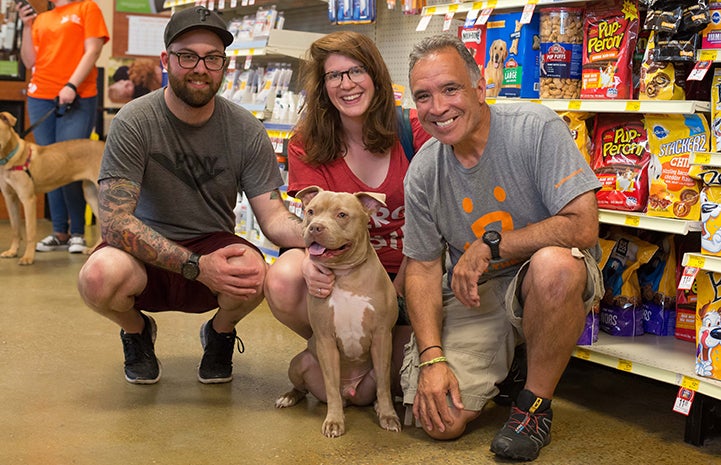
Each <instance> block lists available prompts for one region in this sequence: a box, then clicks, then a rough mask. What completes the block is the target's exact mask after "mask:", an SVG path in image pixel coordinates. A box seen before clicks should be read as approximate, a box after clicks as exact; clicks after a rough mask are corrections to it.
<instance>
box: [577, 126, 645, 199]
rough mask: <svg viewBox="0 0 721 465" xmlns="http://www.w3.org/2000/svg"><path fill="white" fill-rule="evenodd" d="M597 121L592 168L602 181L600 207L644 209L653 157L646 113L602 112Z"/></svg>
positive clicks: (599, 197)
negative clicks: (649, 144) (644, 121)
mask: <svg viewBox="0 0 721 465" xmlns="http://www.w3.org/2000/svg"><path fill="white" fill-rule="evenodd" d="M595 123H596V124H595V128H594V130H593V155H592V157H591V168H593V171H594V172H595V173H596V177H597V178H598V180H599V181H601V189H599V190H598V191H597V192H596V198H597V200H598V206H599V208H608V209H611V210H621V211H643V210H644V209H645V208H646V204H647V203H648V164H649V161H650V160H651V154H650V153H649V151H648V141H647V136H646V128H645V126H644V123H643V117H642V116H641V115H636V114H629V115H624V114H613V113H602V114H599V115H597V116H596V120H595Z"/></svg>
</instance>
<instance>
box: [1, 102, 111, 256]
mask: <svg viewBox="0 0 721 465" xmlns="http://www.w3.org/2000/svg"><path fill="white" fill-rule="evenodd" d="M16 122H17V119H16V118H15V117H14V116H13V115H12V114H10V113H7V112H2V113H0V190H2V193H3V197H5V205H6V207H7V211H8V215H9V217H10V228H11V229H12V242H11V243H10V248H9V249H7V250H6V251H4V252H2V253H0V257H2V258H12V257H17V256H18V249H19V248H20V240H21V237H22V234H21V231H20V224H21V223H20V220H21V215H20V204H22V206H23V213H24V215H25V253H24V254H23V256H22V257H20V260H19V264H20V265H31V264H32V263H33V262H34V261H35V241H36V237H35V236H36V231H37V218H36V208H37V194H43V193H45V192H49V191H51V190H53V189H57V188H58V187H61V186H64V185H66V184H69V183H71V182H74V181H82V182H83V194H84V196H85V201H86V202H87V203H88V205H90V208H91V210H92V211H93V213H94V214H95V215H97V212H98V173H99V172H100V160H101V159H102V157H103V150H104V149H105V143H104V142H102V141H96V140H90V139H76V140H69V141H65V142H58V143H55V144H50V145H47V146H40V145H37V144H34V143H32V142H27V141H25V140H24V139H22V138H20V136H19V135H18V133H17V132H15V129H14V126H15V123H16ZM98 242H100V235H99V234H98ZM91 250H92V248H91V249H88V250H86V253H89V252H90V251H91Z"/></svg>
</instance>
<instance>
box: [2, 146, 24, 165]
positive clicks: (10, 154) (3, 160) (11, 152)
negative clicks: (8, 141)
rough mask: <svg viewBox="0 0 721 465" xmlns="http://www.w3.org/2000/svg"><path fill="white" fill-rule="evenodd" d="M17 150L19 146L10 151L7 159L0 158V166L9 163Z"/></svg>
mask: <svg viewBox="0 0 721 465" xmlns="http://www.w3.org/2000/svg"><path fill="white" fill-rule="evenodd" d="M18 149H20V144H18V145H16V146H15V148H14V149H12V150H11V151H10V153H9V154H8V156H7V157H5V158H0V166H3V165H5V164H7V162H9V161H10V159H11V158H12V157H14V156H15V154H16V153H18Z"/></svg>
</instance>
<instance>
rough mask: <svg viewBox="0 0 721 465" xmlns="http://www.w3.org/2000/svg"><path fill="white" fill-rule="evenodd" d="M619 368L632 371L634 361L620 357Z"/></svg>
mask: <svg viewBox="0 0 721 465" xmlns="http://www.w3.org/2000/svg"><path fill="white" fill-rule="evenodd" d="M618 369H619V370H621V371H627V372H629V373H630V372H631V371H633V362H632V361H631V360H624V359H622V358H619V359H618Z"/></svg>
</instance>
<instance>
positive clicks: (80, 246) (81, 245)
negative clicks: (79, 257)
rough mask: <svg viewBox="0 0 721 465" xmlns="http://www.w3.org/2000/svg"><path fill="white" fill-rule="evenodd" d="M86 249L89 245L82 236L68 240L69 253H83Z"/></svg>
mask: <svg viewBox="0 0 721 465" xmlns="http://www.w3.org/2000/svg"><path fill="white" fill-rule="evenodd" d="M86 248H87V244H85V238H84V237H82V236H73V237H71V238H70V239H69V240H68V252H70V253H83V252H85V249H86Z"/></svg>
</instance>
